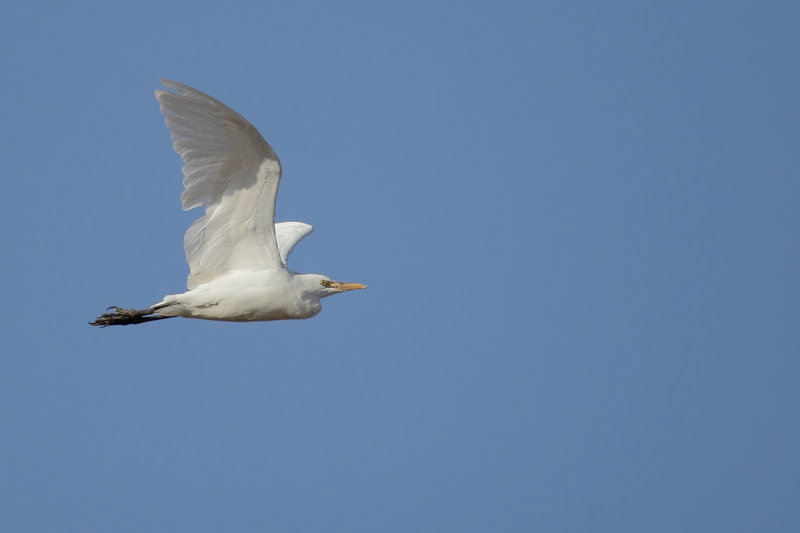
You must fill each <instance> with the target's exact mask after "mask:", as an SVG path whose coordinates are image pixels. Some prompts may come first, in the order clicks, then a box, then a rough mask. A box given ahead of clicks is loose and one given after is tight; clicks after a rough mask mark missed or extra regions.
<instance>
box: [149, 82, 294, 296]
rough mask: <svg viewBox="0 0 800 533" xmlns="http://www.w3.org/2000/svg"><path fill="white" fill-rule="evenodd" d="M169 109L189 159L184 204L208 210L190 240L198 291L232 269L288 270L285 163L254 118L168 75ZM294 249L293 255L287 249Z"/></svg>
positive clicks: (163, 95)
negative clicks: (281, 240) (281, 235)
mask: <svg viewBox="0 0 800 533" xmlns="http://www.w3.org/2000/svg"><path fill="white" fill-rule="evenodd" d="M161 83H163V84H164V85H165V86H166V87H168V88H170V89H173V90H174V91H176V92H170V91H163V90H158V91H156V98H157V99H158V101H159V103H160V104H161V112H162V113H163V114H164V117H165V118H166V123H167V127H168V128H169V130H170V132H171V134H172V141H173V146H174V148H175V151H176V152H178V154H179V155H180V156H181V158H182V159H183V163H184V164H183V185H184V187H185V188H184V191H183V195H182V196H181V200H182V201H183V209H184V210H188V209H192V208H193V207H199V206H205V208H206V211H205V214H204V215H203V216H202V217H200V218H199V219H197V220H196V221H195V222H194V223H193V224H192V225H191V226H190V227H189V229H188V230H187V231H186V235H185V236H184V239H183V244H184V248H185V249H186V261H187V262H188V263H189V279H188V280H187V286H188V287H189V289H193V288H195V287H196V286H198V285H201V284H203V283H207V282H209V281H212V280H214V279H216V278H218V277H219V276H221V275H222V274H225V273H226V272H229V271H231V270H268V269H274V268H282V267H283V263H282V261H281V254H280V252H279V251H278V244H277V241H276V238H275V225H274V215H275V196H276V195H277V193H278V182H279V181H280V179H281V164H280V161H279V160H278V156H277V155H275V152H274V151H273V150H272V148H271V147H270V145H269V144H267V141H265V140H264V138H263V137H262V136H261V134H260V133H258V130H256V129H255V127H253V125H252V124H250V123H249V122H248V121H247V120H245V119H244V117H242V116H241V115H239V114H238V113H236V112H235V111H234V110H232V109H231V108H229V107H228V106H226V105H225V104H223V103H222V102H220V101H219V100H216V99H214V98H212V97H210V96H208V95H207V94H204V93H202V92H200V91H198V90H196V89H193V88H191V87H189V86H187V85H184V84H182V83H178V82H175V81H169V80H161ZM287 255H288V254H287Z"/></svg>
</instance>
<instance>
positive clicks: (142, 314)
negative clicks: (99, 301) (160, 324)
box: [89, 306, 172, 328]
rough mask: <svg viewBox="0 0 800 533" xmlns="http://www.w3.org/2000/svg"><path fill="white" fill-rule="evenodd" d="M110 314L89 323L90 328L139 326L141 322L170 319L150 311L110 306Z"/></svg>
mask: <svg viewBox="0 0 800 533" xmlns="http://www.w3.org/2000/svg"><path fill="white" fill-rule="evenodd" d="M109 309H113V310H114V311H113V312H112V313H103V314H102V315H100V316H99V317H97V318H95V319H94V321H92V322H89V324H91V325H92V326H99V327H101V328H104V327H106V326H127V325H129V324H141V323H142V322H151V321H153V320H161V319H162V318H172V317H169V316H159V315H156V314H154V313H153V310H152V309H141V310H137V309H123V308H122V307H116V306H111V307H109V308H108V309H106V311H108V310H109Z"/></svg>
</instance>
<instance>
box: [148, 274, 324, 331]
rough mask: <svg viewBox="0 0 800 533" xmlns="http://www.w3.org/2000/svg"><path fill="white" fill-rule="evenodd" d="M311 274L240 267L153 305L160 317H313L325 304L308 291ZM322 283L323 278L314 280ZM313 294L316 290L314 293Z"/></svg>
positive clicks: (240, 319) (241, 319)
mask: <svg viewBox="0 0 800 533" xmlns="http://www.w3.org/2000/svg"><path fill="white" fill-rule="evenodd" d="M308 275H311V274H295V273H293V272H290V271H288V270H286V269H274V270H264V271H260V272H248V271H244V270H237V271H233V272H229V273H227V274H225V275H224V276H222V277H221V278H218V279H215V280H214V281H211V282H209V283H205V284H203V285H200V286H199V287H197V288H195V289H192V290H191V291H188V292H184V293H181V294H170V295H167V296H165V297H164V299H163V300H162V301H161V302H159V303H157V304H155V305H154V306H153V307H152V308H153V310H155V312H156V313H157V314H158V315H160V316H182V317H186V318H205V319H208V320H227V321H232V322H254V321H259V320H284V319H291V318H311V317H312V316H315V315H316V314H317V313H319V311H320V309H321V308H322V306H321V305H320V302H319V298H314V297H313V295H309V294H308V290H307V289H308V288H312V289H315V288H316V287H314V286H312V287H306V285H308V280H306V279H305V276H308ZM313 283H314V284H316V286H319V281H318V280H314V281H313ZM312 294H313V293H312Z"/></svg>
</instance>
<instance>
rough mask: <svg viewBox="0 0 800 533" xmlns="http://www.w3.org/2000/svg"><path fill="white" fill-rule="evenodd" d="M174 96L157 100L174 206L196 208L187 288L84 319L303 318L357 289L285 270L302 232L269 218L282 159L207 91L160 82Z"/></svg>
mask: <svg viewBox="0 0 800 533" xmlns="http://www.w3.org/2000/svg"><path fill="white" fill-rule="evenodd" d="M161 82H162V83H163V84H164V85H165V86H166V87H168V88H170V89H173V90H174V91H175V92H171V91H164V90H157V91H156V98H157V99H158V101H159V103H160V104H161V112H162V113H163V114H164V117H165V119H166V123H167V127H168V128H169V130H170V132H171V134H172V140H173V146H174V148H175V151H176V152H177V153H178V154H179V155H180V156H181V158H182V159H183V162H184V165H183V176H184V178H183V184H184V187H185V188H184V191H183V194H182V195H181V200H182V202H183V209H184V210H188V209H192V208H195V207H200V206H203V207H205V213H204V215H203V216H201V217H200V218H198V219H197V220H196V221H195V222H194V223H193V224H192V225H191V226H190V227H189V229H188V230H187V231H186V235H185V236H184V248H185V250H186V261H187V262H188V263H189V277H188V280H187V288H188V289H189V291H188V292H185V293H181V294H172V295H168V296H165V297H164V298H163V300H162V301H160V302H158V303H157V304H155V305H153V306H152V307H150V308H149V309H145V310H133V309H123V308H118V307H114V308H113V309H114V312H112V313H105V314H103V315H101V316H99V317H98V318H97V319H96V320H95V321H94V322H92V324H93V325H97V326H110V325H127V324H137V323H140V322H147V321H150V320H158V319H160V318H168V317H174V316H183V317H187V318H204V319H210V320H233V321H255V320H280V319H288V318H309V317H312V316H314V315H316V314H317V313H318V312H319V310H320V302H319V300H320V298H323V297H325V296H330V295H332V294H336V293H339V292H343V291H347V290H352V289H362V288H366V286H365V285H361V284H358V283H341V282H336V281H331V280H330V279H328V278H327V277H326V276H322V275H319V274H297V273H294V272H292V271H290V270H289V269H288V257H289V254H290V253H291V251H292V248H294V246H295V245H296V244H297V243H298V242H299V241H300V240H302V239H303V238H304V237H305V236H306V235H308V234H309V233H311V231H312V227H311V226H310V225H308V224H305V223H303V222H281V223H278V224H275V198H276V196H277V193H278V184H279V182H280V178H281V164H280V161H279V160H278V156H277V155H276V154H275V152H274V151H273V150H272V147H270V145H269V144H268V143H267V141H265V140H264V138H263V137H262V136H261V134H260V133H259V132H258V130H256V129H255V127H253V125H252V124H250V123H249V122H248V121H247V120H245V119H244V117H242V116H241V115H239V114H238V113H236V112H235V111H233V110H232V109H230V108H229V107H227V106H226V105H225V104H223V103H222V102H220V101H219V100H216V99H214V98H212V97H210V96H208V95H207V94H204V93H202V92H200V91H198V90H196V89H193V88H191V87H189V86H188V85H184V84H182V83H178V82H175V81H169V80H161Z"/></svg>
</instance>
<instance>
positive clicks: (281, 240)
mask: <svg viewBox="0 0 800 533" xmlns="http://www.w3.org/2000/svg"><path fill="white" fill-rule="evenodd" d="M312 231H314V228H312V227H311V226H310V225H308V224H306V223H305V222H278V223H277V224H275V236H276V237H277V239H278V250H279V251H280V253H281V261H283V265H284V266H287V267H288V266H289V254H290V253H292V249H293V248H294V247H295V246H296V245H297V243H298V242H300V241H302V240H303V239H304V238H305V237H306V236H307V235H309V234H310V233H311V232H312Z"/></svg>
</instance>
